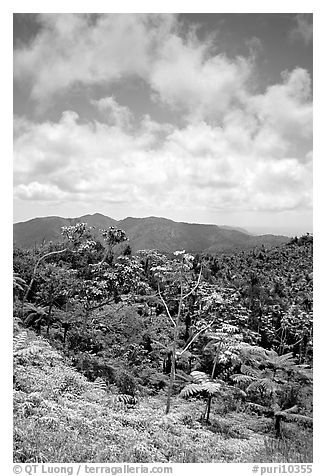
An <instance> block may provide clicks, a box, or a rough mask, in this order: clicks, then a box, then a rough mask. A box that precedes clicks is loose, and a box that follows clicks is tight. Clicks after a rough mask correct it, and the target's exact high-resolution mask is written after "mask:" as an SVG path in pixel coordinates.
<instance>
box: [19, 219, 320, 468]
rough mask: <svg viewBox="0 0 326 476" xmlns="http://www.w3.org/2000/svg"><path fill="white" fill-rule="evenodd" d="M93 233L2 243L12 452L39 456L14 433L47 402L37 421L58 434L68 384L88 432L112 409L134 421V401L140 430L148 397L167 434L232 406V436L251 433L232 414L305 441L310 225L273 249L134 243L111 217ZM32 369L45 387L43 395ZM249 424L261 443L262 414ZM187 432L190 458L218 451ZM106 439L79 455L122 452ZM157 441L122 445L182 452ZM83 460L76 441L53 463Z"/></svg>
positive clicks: (33, 426)
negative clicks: (7, 251)
mask: <svg viewBox="0 0 326 476" xmlns="http://www.w3.org/2000/svg"><path fill="white" fill-rule="evenodd" d="M96 236H97V237H98V236H100V237H101V238H100V239H98V238H95V237H94V236H93V234H92V229H91V228H89V227H87V224H85V223H81V224H77V225H75V226H70V227H65V228H63V229H62V237H63V238H62V242H61V243H56V244H52V243H49V244H47V245H44V246H42V247H40V248H38V249H34V250H24V249H15V250H14V316H15V335H16V337H15V340H14V345H15V349H14V358H15V375H14V377H15V387H14V388H15V399H16V400H15V402H16V403H15V418H16V428H17V431H18V433H17V434H16V436H15V444H16V450H15V461H22V462H24V461H25V462H26V461H39V460H42V461H45V460H44V459H42V456H40V454H39V452H38V451H39V450H36V447H38V445H39V443H37V442H36V440H34V443H33V442H28V443H27V442H26V441H25V438H27V436H24V434H25V430H26V428H25V426H27V427H28V431H33V432H34V434H36V435H39V436H38V437H39V438H41V435H42V434H43V433H42V432H43V430H42V428H43V427H42V424H43V423H41V422H43V420H44V418H45V419H46V414H47V413H46V411H45V407H46V408H48V407H47V405H54V406H55V408H56V410H55V411H54V413H53V412H52V413H53V415H52V413H51V412H50V414H51V415H52V417H53V419H52V420H51V421H50V420H49V421H46V422H45V420H44V424H45V425H47V427H46V428H48V429H50V428H51V431H53V432H54V433H55V432H56V431H59V430H58V429H59V428H60V429H61V431H62V427H63V426H64V427H65V431H66V436H67V440H68V439H69V435H70V433H69V432H70V430H69V428H70V426H71V424H70V423H69V421H68V420H69V418H70V417H69V418H68V415H69V412H70V410H68V407H67V405H68V403H67V402H68V401H67V398H68V394H67V392H68V393H69V395H70V392H71V391H72V390H71V388H72V387H71V385H72V386H73V388H75V387H74V386H76V385H77V387H78V391H77V390H76V392H77V393H76V392H75V390H73V391H72V394H73V395H74V396H73V397H71V395H70V396H69V398H75V399H76V402H75V403H74V405H75V409H74V415H75V417H76V418H79V419H80V420H79V421H80V425H81V427H80V432H81V433H83V432H84V433H86V435H87V436H85V438H87V441H90V439H91V438H92V435H93V433H94V431H95V432H96V431H97V430H96V428H97V425H101V424H102V423H101V422H100V419H101V418H102V416H101V415H102V413H103V412H104V413H105V415H107V416H108V418H109V419H110V421H111V422H112V424H113V422H114V421H115V423H114V424H116V419H117V418H118V421H119V418H129V419H130V418H133V417H132V415H134V413H132V412H134V411H135V409H136V408H141V410H137V411H139V412H140V413H139V419H140V420H139V425H140V427H139V431H144V435H145V433H146V432H147V431H150V429H149V428H146V429H143V428H141V424H140V422H141V418H142V417H141V414H142V412H143V411H144V407H143V403H142V402H144V401H145V400H146V399H147V402H150V404H151V405H153V408H152V410H151V411H150V413H151V415H149V414H148V418H150V419H152V420H153V422H155V421H156V420H157V421H162V422H163V423H162V424H163V425H167V428H168V430H167V431H170V430H171V428H175V429H176V428H180V425H185V424H186V422H187V421H188V427H187V428H196V431H197V433H198V434H201V432H204V433H205V432H207V431H209V432H212V430H213V429H214V432H215V433H216V432H218V431H219V430H221V428H220V426H219V425H221V421H222V420H223V418H226V417H227V415H233V416H232V418H237V417H236V415H238V416H239V418H240V416H241V415H243V416H244V418H243V419H241V418H240V420H239V421H241V422H242V424H243V428H242V431H240V430H237V432H238V436H239V435H240V436H239V438H240V439H241V438H245V428H247V430H246V431H247V432H248V434H250V431H251V430H250V429H248V427H247V426H246V425H245V423H244V421H245V418H248V419H249V420H248V421H252V420H255V419H256V420H257V422H258V421H259V422H261V421H264V422H270V423H268V425H267V427H268V432H269V434H270V437H271V438H272V437H277V438H278V439H282V438H283V440H284V441H285V442H289V441H290V442H291V437H289V435H290V434H291V431H292V432H293V434H294V432H297V435H298V434H300V432H302V434H304V438H305V440H307V432H308V434H309V432H310V430H309V427H310V426H311V421H312V420H311V417H312V359H313V354H312V252H313V240H312V236H309V235H307V236H305V237H301V238H300V239H298V238H295V239H293V240H291V241H290V242H289V243H288V244H286V245H282V246H279V247H275V248H269V249H265V248H264V247H261V248H259V249H255V250H254V251H246V252H238V253H233V254H219V255H207V254H203V255H197V256H195V257H194V256H192V255H190V254H188V253H186V252H185V251H177V252H175V253H174V254H162V253H159V252H158V251H154V250H144V251H140V252H138V253H136V254H133V253H132V250H131V248H130V246H129V244H128V240H127V237H126V235H125V233H124V231H123V230H118V229H116V228H113V227H110V228H108V229H106V230H101V231H100V233H97V234H96ZM24 329H25V330H24ZM26 329H27V331H28V332H26ZM33 332H36V333H37V334H38V335H39V337H38V338H34V337H33V335H35V334H33ZM33 339H34V340H33ZM44 339H46V340H47V341H48V343H46V341H45V340H44ZM49 344H50V345H51V346H49ZM53 348H55V349H56V351H55V350H53ZM62 359H63V360H62ZM50 367H51V369H50ZM72 367H74V368H75V370H73V368H72ZM52 368H53V369H52ZM59 368H60V369H61V370H59ZM55 369H58V372H59V373H60V372H61V377H60V379H62V378H66V380H67V382H66V384H67V387H62V388H61V387H60V389H59V387H58V389H56V390H55V389H54V387H53V386H56V385H59V381H58V382H52V383H51V379H52V378H53V379H55V378H57V377H55V376H54V375H52V373H53V372H54V373H55V372H56V370H55ZM42 373H43V374H44V375H43V377H42ZM42 378H45V380H46V382H47V383H46V385H47V386H50V387H51V389H52V390H49V394H47V393H46V389H45V386H44V385H43V386H42V385H41V383H40V382H41V380H42ZM60 382H61V380H60ZM66 384H64V383H62V385H66ZM60 385H61V383H60ZM77 387H76V388H77ZM51 392H52V393H51ZM60 392H61V393H60ZM62 392H63V393H62ZM65 392H66V393H65ZM94 392H95V393H94ZM96 392H97V393H96ZM98 392H99V393H98ZM35 395H36V396H35ZM59 395H62V398H61V397H60V398H59ZM65 395H66V396H65ZM78 395H79V396H78ZM92 395H96V396H92ZM98 395H99V396H98ZM179 395H180V396H181V397H183V399H185V400H183V399H180V396H179ZM34 396H35V398H36V400H37V401H36V400H35V398H34ZM77 397H78V398H81V399H82V400H83V401H86V402H87V405H90V406H92V405H93V406H94V409H93V410H94V412H95V414H96V415H97V416H95V417H94V420H96V418H98V419H99V420H96V422H95V423H94V422H93V421H92V422H90V421H89V420H87V418H88V417H87V418H86V420H87V422H86V420H84V416H83V411H82V409H81V408H80V409H79V407H78V402H77V400H78V398H77ZM58 398H59V400H58ZM69 398H68V399H69ZM148 399H149V400H148ZM164 399H166V400H165V405H164V403H163V400H164ZM34 400H35V401H34ZM35 402H36V403H35ZM53 402H55V403H53ZM117 404H121V405H122V408H120V407H119V408H117V407H116V405H117ZM26 405H27V406H26ZM44 405H45V406H44ZM126 405H129V406H130V408H129V409H128V408H127V407H126ZM60 406H61V407H62V408H60ZM68 406H69V405H68ZM180 406H181V407H182V409H185V408H189V410H190V413H191V408H193V409H196V411H194V412H193V414H198V418H197V420H198V421H197V420H196V421H195V420H194V419H193V418H191V422H190V420H189V419H188V420H187V416H185V414H184V413H183V414H182V415H183V416H181V417H180V412H178V409H179V408H181V407H180ZM43 407H44V408H43ZM95 407H96V408H95ZM158 407H160V408H158ZM26 408H27V409H26ZM53 408H54V407H53ZM63 408H65V410H64V409H63ZM108 408H109V409H108ZM42 409H44V412H43V410H42ZM65 411H67V413H66V417H64V418H63V417H62V418H61V416H60V415H61V414H62V415H63V414H64V413H65ZM60 412H61V413H60ZM79 412H80V414H79ZM115 412H119V415H118V416H117V414H115ZM164 412H165V413H166V416H165V417H163V415H164ZM104 413H103V415H104ZM154 413H155V417H154ZM136 414H137V412H136ZM51 415H50V416H51ZM123 415H125V417H124V416H123ZM222 415H224V416H222ZM234 415H235V416H234ZM50 416H49V418H50ZM52 417H51V418H52ZM67 418H68V420H67ZM103 418H104V416H103ZM134 418H136V419H137V417H134ZM162 418H163V419H162ZM262 419H263V420H262ZM128 421H129V420H128ZM137 421H138V420H137ZM107 424H109V423H107ZM110 424H111V423H110ZM135 424H136V423H135ZM153 424H154V423H153ZM155 424H156V423H155ZM157 424H158V423H157ZM174 424H175V425H176V427H174V426H173V425H174ZM264 424H265V423H264ZM69 425H70V426H69ZM94 425H95V426H94ZM137 425H138V423H137ZM171 425H172V426H171ZM189 425H190V426H189ZM193 425H194V426H193ZM198 425H199V426H198ZM239 425H240V424H239ZM240 426H241V425H240ZM240 426H239V428H240ZM117 428H118V427H117ZM134 428H135V429H136V427H134ZM137 428H138V427H137ZM218 429H219V430H218ZM120 430H121V429H120ZM120 430H119V431H120ZM256 430H257V431H258V433H259V431H260V425H259V424H257V427H256ZM26 431H27V430H26ZM151 431H154V433H155V431H156V430H154V429H152V430H151ZM157 431H159V430H158V429H157ZM178 431H179V430H178ZM261 431H262V434H264V432H265V436H264V437H261V438H260V440H259V441H260V443H259V447H260V451H262V445H264V444H265V446H266V441H265V440H264V438H265V437H266V425H265V427H264V430H261ZM189 432H190V433H191V431H190V430H189ZM189 432H188V433H189ZM172 433H173V432H172ZM188 433H185V434H188ZM190 433H189V435H188V436H189V438H190V439H189V441H186V439H185V440H183V442H182V445H185V448H187V451H188V450H189V451H190V452H191V454H196V455H197V456H196V458H197V459H196V461H206V462H208V461H225V458H224V459H223V457H222V456H221V454H219V455H218V454H217V453H216V452H212V453H211V454H210V455H209V454H208V453H207V454H205V456H203V455H202V454H201V455H199V453H198V451H195V446H194V445H195V440H193V441H192V438H193V437H194V434H192V433H191V435H192V436H191V435H190ZM204 433H203V434H204ZM222 433H223V432H222ZM121 434H123V432H122V433H121ZM52 436H53V437H54V435H52ZM102 437H103V438H105V437H104V435H102ZM134 437H135V435H134V436H130V438H134ZM121 438H122V437H121ZM124 438H128V435H125V436H124ZM144 438H145V439H146V438H147V437H145V436H144ZM310 439H311V438H310ZM308 440H309V437H308ZM264 441H265V443H264ZM309 441H310V440H309ZM202 443H203V442H202V441H201V443H200V444H202ZM61 444H63V443H61ZM115 444H116V445H117V444H118V443H117V442H116V443H112V445H113V446H112V445H111V446H110V445H109V447H110V448H111V447H112V448H115V449H114V450H113V449H112V451H111V453H110V451H109V452H108V453H106V454H105V455H104V454H103V455H99V454H98V453H96V452H95V453H92V455H87V456H85V459H86V460H87V461H94V462H95V461H96V462H100V461H114V458H117V459H116V460H117V461H118V460H119V461H120V460H121V458H122V459H123V458H125V457H126V456H125V454H123V451H121V452H120V453H119V452H118V450H117V448H116V447H115V446H114V445H115ZM148 444H149V443H148V442H147V441H146V442H145V443H144V445H145V447H146V445H148ZM164 444H165V443H163V441H161V442H160V443H158V446H157V448H156V450H155V451H154V450H153V448H152V449H151V450H149V449H148V448H147V449H146V451H145V450H144V451H143V453H142V454H143V455H145V454H146V455H147V456H137V457H136V456H135V455H131V454H130V455H129V456H130V461H142V459H141V458H142V457H143V458H144V459H143V461H144V462H146V461H151V462H152V461H182V459H181V460H180V459H178V458H177V456H176V453H175V452H172V453H171V454H170V456H169V452H168V451H167V450H165V449H164V450H163V449H162V448H163V446H164ZM289 444H290V443H289ZM33 445H34V448H33ZM160 445H161V446H162V447H160ZM27 447H28V449H27ZM285 447H286V448H288V446H287V443H286V444H285ZM190 448H191V450H190ZM69 451H70V450H69ZM205 451H206V450H205ZM246 451H248V457H247V459H246V458H245V456H244V455H243V454H242V456H241V457H239V456H236V457H235V458H234V460H235V461H243V462H244V461H252V460H253V458H256V460H257V458H258V456H257V454H256V453H255V455H256V456H253V454H252V451H249V449H247V450H246ZM284 451H285V450H284ZM286 451H287V450H286ZM286 451H285V452H286ZM291 451H292V450H291ZM296 451H297V450H295V451H294V453H295V452H296ZM294 453H293V454H292V453H291V455H292V456H291V461H294V460H296V458H297V460H300V461H309V458H310V457H311V456H310V453H309V451H308V453H309V456H307V455H306V456H302V455H301V456H300V454H299V453H298V454H297V455H296V456H295V455H294ZM189 454H190V453H189ZM114 455H115V456H114ZM283 456H284V455H283ZM82 457H83V452H81V453H80V456H77V453H76V451H75V450H73V451H72V450H71V451H70V453H69V454H64V451H63V453H62V454H60V455H57V458H58V459H57V460H60V461H69V458H72V459H71V461H74V462H76V461H81V460H82V459H80V458H82ZM284 457H285V456H284ZM47 458H48V457H47ZM137 458H138V459H137ZM146 458H147V459H146ZM183 458H184V459H185V460H187V457H183ZM282 458H283V457H282V456H280V457H279V459H278V460H279V461H281V460H282V461H283V460H284V459H282ZM187 461H188V460H187Z"/></svg>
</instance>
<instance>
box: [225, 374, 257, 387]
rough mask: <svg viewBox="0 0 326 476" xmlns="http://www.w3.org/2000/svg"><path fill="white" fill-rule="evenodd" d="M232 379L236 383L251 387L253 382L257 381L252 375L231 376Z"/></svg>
mask: <svg viewBox="0 0 326 476" xmlns="http://www.w3.org/2000/svg"><path fill="white" fill-rule="evenodd" d="M230 378H231V379H232V380H234V381H235V382H236V383H243V384H245V385H249V384H250V383H251V382H253V381H254V380H255V378H254V377H251V376H250V375H243V374H234V375H231V377H230Z"/></svg>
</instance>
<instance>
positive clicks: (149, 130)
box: [14, 81, 312, 210]
mask: <svg viewBox="0 0 326 476" xmlns="http://www.w3.org/2000/svg"><path fill="white" fill-rule="evenodd" d="M288 82H289V81H287V83H288ZM287 83H286V84H287ZM280 87H282V86H280ZM269 94H270V91H269V90H268V91H267V92H266V97H265V98H259V101H258V104H259V106H260V109H258V106H257V105H256V103H254V104H255V107H256V109H255V113H252V112H249V111H244V110H240V109H234V110H233V112H232V113H231V112H230V113H229V114H227V115H225V117H224V122H223V124H221V126H218V127H217V126H214V125H213V124H209V123H208V122H205V121H203V120H200V121H196V122H193V123H191V124H188V125H186V126H184V127H180V128H175V127H174V128H172V127H169V126H166V125H161V124H159V123H157V122H155V121H153V120H151V119H150V118H149V117H148V116H147V117H144V118H143V121H141V123H140V125H139V127H138V128H130V127H128V126H126V125H125V124H124V123H123V122H119V121H118V122H116V123H115V124H110V123H107V122H98V121H93V122H91V121H90V122H87V123H85V122H83V123H81V122H80V121H79V117H78V115H77V114H76V113H74V112H72V111H66V112H64V113H63V115H62V117H61V119H60V121H58V122H46V123H33V122H25V123H23V121H22V119H19V120H18V124H17V126H16V131H18V132H16V134H17V136H16V139H15V144H14V153H15V160H14V168H15V194H16V197H18V198H20V199H27V200H44V201H46V200H48V201H50V200H57V199H64V200H65V201H67V202H69V201H70V202H73V201H82V200H84V201H88V202H89V203H92V202H97V203H99V202H102V203H104V202H117V203H118V202H120V203H122V202H124V203H125V204H126V206H127V207H128V206H129V207H132V206H138V207H140V208H141V207H145V206H148V204H149V203H150V204H152V206H153V207H155V208H156V210H159V209H169V208H171V207H173V208H174V209H192V210H193V209H198V210H200V209H212V210H213V209H222V208H223V209H228V210H243V209H246V210H289V209H294V208H300V207H301V208H302V207H303V208H304V207H310V206H311V181H312V171H311V162H312V156H311V153H310V152H309V153H307V154H305V156H302V157H301V156H297V157H292V156H289V155H287V154H288V153H289V151H290V148H289V145H288V143H287V141H286V140H285V139H284V138H283V137H282V134H281V131H280V130H279V128H278V127H275V126H276V124H275V122H274V119H273V120H271V121H270V124H267V125H266V124H262V123H261V118H260V117H258V112H257V111H259V112H260V113H261V114H262V113H264V114H265V115H266V114H267V113H268V114H271V113H270V112H269V111H270V110H269V107H267V106H269V104H270V103H269ZM106 99H107V98H106ZM263 99H265V101H263ZM261 103H262V104H261ZM97 104H101V105H108V106H109V109H111V108H112V107H111V106H112V105H113V106H114V108H113V109H117V110H118V111H120V106H119V104H118V103H117V102H116V101H112V100H110V101H106V100H104V101H103V102H98V103H97ZM266 104H267V106H266ZM298 104H299V106H300V104H301V103H298ZM261 111H263V112H261ZM272 111H273V110H272ZM268 114H267V115H268ZM264 117H265V116H264ZM291 117H292V116H291ZM293 117H296V115H294V116H293ZM273 127H274V128H273Z"/></svg>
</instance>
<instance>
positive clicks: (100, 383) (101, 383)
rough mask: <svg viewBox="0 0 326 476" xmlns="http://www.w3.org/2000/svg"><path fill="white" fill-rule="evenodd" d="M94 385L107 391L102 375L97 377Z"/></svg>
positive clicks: (97, 388)
mask: <svg viewBox="0 0 326 476" xmlns="http://www.w3.org/2000/svg"><path fill="white" fill-rule="evenodd" d="M93 385H94V387H95V389H96V390H103V391H104V392H106V382H105V380H103V379H102V378H101V377H97V378H96V379H95V381H94V382H93Z"/></svg>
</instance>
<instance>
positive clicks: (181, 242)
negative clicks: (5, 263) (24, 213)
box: [14, 213, 289, 253]
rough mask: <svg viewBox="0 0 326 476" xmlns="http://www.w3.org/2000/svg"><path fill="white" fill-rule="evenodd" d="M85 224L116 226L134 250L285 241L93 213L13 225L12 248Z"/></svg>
mask: <svg viewBox="0 0 326 476" xmlns="http://www.w3.org/2000/svg"><path fill="white" fill-rule="evenodd" d="M78 222H85V223H87V224H88V225H89V226H94V227H96V228H106V227H109V226H116V227H118V228H121V229H123V230H125V232H126V233H127V235H128V237H129V240H130V244H131V247H132V249H133V250H134V251H137V250H140V249H157V250H160V251H165V252H171V251H175V250H180V249H185V250H187V251H191V252H200V251H207V252H212V253H215V252H219V251H228V250H230V251H231V250H234V249H250V248H253V247H255V246H260V245H261V244H264V245H267V246H268V245H272V246H273V245H279V244H282V243H286V242H288V241H289V238H288V237H286V236H274V235H262V236H253V235H250V234H248V233H247V232H245V231H240V230H239V229H232V228H229V227H224V226H223V227H220V226H217V225H203V224H195V223H183V222H174V221H172V220H168V219H166V218H157V217H147V218H132V217H128V218H125V219H124V220H120V221H117V220H114V219H113V218H110V217H107V216H105V215H101V214H100V213H95V214H94V215H84V216H81V217H77V218H61V217H45V218H34V219H33V220H29V221H27V222H21V223H16V224H14V243H15V245H16V246H21V247H24V248H31V247H33V246H35V245H37V244H41V243H42V242H46V241H58V240H60V237H61V234H60V231H61V227H62V226H68V225H73V224H75V223H78Z"/></svg>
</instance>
